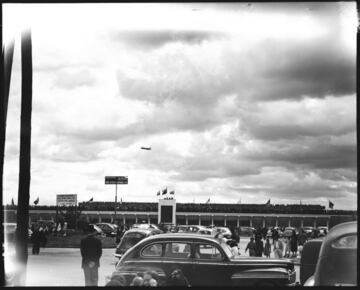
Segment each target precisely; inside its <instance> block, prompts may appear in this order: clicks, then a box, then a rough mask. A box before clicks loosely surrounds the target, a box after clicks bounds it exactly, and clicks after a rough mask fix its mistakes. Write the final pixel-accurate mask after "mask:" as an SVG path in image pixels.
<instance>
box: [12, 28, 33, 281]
mask: <svg viewBox="0 0 360 290" xmlns="http://www.w3.org/2000/svg"><path fill="white" fill-rule="evenodd" d="M31 111H32V47H31V31H30V30H26V31H24V32H23V33H22V34H21V128H20V161H19V191H18V207H17V215H16V218H17V221H16V222H17V229H16V258H17V261H18V263H19V265H21V266H20V269H19V270H18V271H17V273H16V274H15V281H14V284H15V286H25V282H26V265H27V260H28V249H27V248H28V245H27V240H28V226H29V197H30V193H29V190H30V172H31V167H30V163H31Z"/></svg>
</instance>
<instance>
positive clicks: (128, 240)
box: [114, 228, 162, 259]
mask: <svg viewBox="0 0 360 290" xmlns="http://www.w3.org/2000/svg"><path fill="white" fill-rule="evenodd" d="M160 233H162V231H161V230H158V229H139V228H135V229H130V230H128V231H126V232H125V233H124V235H123V236H122V238H121V240H120V243H119V244H118V245H117V247H116V250H115V254H114V256H115V257H117V258H119V259H120V258H121V257H122V255H124V253H125V252H126V251H127V250H128V249H130V248H131V247H132V246H134V245H136V244H137V243H138V242H139V241H141V240H142V239H144V238H146V237H149V236H152V235H156V234H160Z"/></svg>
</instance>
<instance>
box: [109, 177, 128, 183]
mask: <svg viewBox="0 0 360 290" xmlns="http://www.w3.org/2000/svg"><path fill="white" fill-rule="evenodd" d="M105 184H128V177H127V176H105Z"/></svg>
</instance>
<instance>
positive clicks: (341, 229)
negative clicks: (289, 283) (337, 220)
mask: <svg viewBox="0 0 360 290" xmlns="http://www.w3.org/2000/svg"><path fill="white" fill-rule="evenodd" d="M323 239H324V240H323V242H322V244H321V247H320V250H319V257H318V260H317V263H316V268H315V272H314V274H313V275H312V276H311V277H310V278H308V279H307V280H306V282H305V283H304V286H357V275H358V273H357V222H356V221H355V222H346V223H342V224H338V225H336V226H334V227H333V228H331V230H330V231H329V232H328V234H327V235H326V236H325V237H324V238H323Z"/></svg>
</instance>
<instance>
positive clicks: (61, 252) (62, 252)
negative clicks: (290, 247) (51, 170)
mask: <svg viewBox="0 0 360 290" xmlns="http://www.w3.org/2000/svg"><path fill="white" fill-rule="evenodd" d="M247 242H248V238H245V237H244V238H242V239H241V242H240V253H241V255H247V254H244V249H245V247H246V244H247ZM11 251H12V250H11V247H10V249H9V250H8V253H10V252H11ZM114 251H115V250H114V249H104V250H103V255H102V257H101V260H100V269H99V286H104V285H105V283H106V282H105V276H106V275H111V273H112V272H113V271H114V269H115V263H116V261H117V259H116V258H115V257H114V256H113V254H114ZM10 260H11V259H9V260H7V259H5V269H6V267H7V266H8V265H9V264H7V263H8V261H10ZM296 272H297V279H296V280H297V281H299V266H296ZM26 286H66V287H68V286H84V275H83V271H82V269H81V256H80V250H79V249H73V248H41V250H40V254H39V255H32V254H31V248H29V258H28V267H27V280H26Z"/></svg>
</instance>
